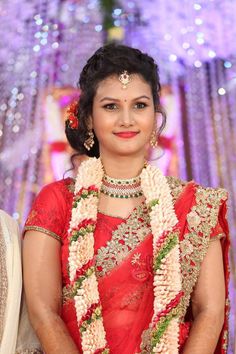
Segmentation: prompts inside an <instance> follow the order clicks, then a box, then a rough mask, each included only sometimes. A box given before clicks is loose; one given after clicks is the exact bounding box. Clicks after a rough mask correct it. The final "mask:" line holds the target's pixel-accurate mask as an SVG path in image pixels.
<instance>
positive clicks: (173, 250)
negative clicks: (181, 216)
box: [68, 158, 182, 354]
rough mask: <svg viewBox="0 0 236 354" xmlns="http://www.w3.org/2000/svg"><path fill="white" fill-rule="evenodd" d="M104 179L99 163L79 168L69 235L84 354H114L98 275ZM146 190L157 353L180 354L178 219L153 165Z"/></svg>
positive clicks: (147, 173) (144, 178)
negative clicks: (96, 248)
mask: <svg viewBox="0 0 236 354" xmlns="http://www.w3.org/2000/svg"><path fill="white" fill-rule="evenodd" d="M103 174H104V171H103V166H102V163H101V160H100V159H96V158H89V159H88V160H86V161H84V162H83V163H82V164H81V165H80V167H79V169H78V174H77V177H76V181H75V191H74V198H73V205H72V214H71V220H70V227H69V230H68V237H69V241H70V245H69V258H68V262H69V278H70V281H71V285H74V284H76V285H77V286H76V287H75V289H76V291H75V293H74V303H75V309H76V316H77V323H78V327H79V329H80V333H81V342H82V349H83V353H85V354H93V353H95V352H99V353H103V354H107V353H109V347H108V344H107V341H106V333H105V329H104V325H103V319H102V309H101V302H100V298H99V291H98V281H97V278H96V274H95V272H94V229H95V225H96V221H97V212H98V201H99V191H100V188H101V185H102V178H103ZM141 186H142V190H143V193H144V196H145V198H146V203H147V205H148V207H149V210H150V220H151V229H152V234H153V259H154V304H153V307H154V315H153V318H152V323H151V324H150V325H151V328H152V340H151V346H152V352H153V353H163V352H164V353H171V354H177V353H178V348H179V343H178V338H179V314H178V305H179V302H180V298H181V296H182V293H181V269H180V258H179V257H180V251H179V239H178V233H177V232H176V230H175V226H176V224H177V222H178V220H177V217H176V214H175V211H174V206H173V201H172V196H171V192H170V188H169V186H168V183H167V181H166V178H165V176H164V175H163V174H162V172H161V171H160V170H159V169H157V168H156V167H153V166H151V165H148V166H147V167H146V168H144V169H143V171H142V173H141Z"/></svg>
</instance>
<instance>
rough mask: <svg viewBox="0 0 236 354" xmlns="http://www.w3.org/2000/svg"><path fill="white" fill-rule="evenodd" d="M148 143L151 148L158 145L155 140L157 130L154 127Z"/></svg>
mask: <svg viewBox="0 0 236 354" xmlns="http://www.w3.org/2000/svg"><path fill="white" fill-rule="evenodd" d="M150 145H151V147H152V148H153V149H155V148H156V147H157V145H158V141H157V131H156V129H154V130H153V131H152V134H151V137H150Z"/></svg>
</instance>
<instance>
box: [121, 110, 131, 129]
mask: <svg viewBox="0 0 236 354" xmlns="http://www.w3.org/2000/svg"><path fill="white" fill-rule="evenodd" d="M120 123H121V125H124V126H125V127H129V126H130V125H133V124H134V118H133V114H132V112H131V111H130V110H129V109H123V110H122V111H121V113H120Z"/></svg>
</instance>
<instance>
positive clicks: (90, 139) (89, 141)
mask: <svg viewBox="0 0 236 354" xmlns="http://www.w3.org/2000/svg"><path fill="white" fill-rule="evenodd" d="M93 145H94V134H93V131H92V129H91V130H89V131H88V138H87V139H86V140H85V142H84V147H85V148H86V149H87V150H88V151H89V150H90V149H91V148H92V147H93Z"/></svg>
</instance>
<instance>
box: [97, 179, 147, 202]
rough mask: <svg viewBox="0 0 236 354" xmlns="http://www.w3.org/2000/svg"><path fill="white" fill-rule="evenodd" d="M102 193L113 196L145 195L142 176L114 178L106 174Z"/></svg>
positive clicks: (130, 196) (133, 196)
mask: <svg viewBox="0 0 236 354" xmlns="http://www.w3.org/2000/svg"><path fill="white" fill-rule="evenodd" d="M101 193H103V194H106V195H108V196H109V197H112V198H126V199H128V198H138V197H141V196H142V195H143V191H142V188H141V178H140V176H138V177H134V178H129V179H117V178H112V177H109V176H107V175H106V174H104V176H103V179H102V186H101Z"/></svg>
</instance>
